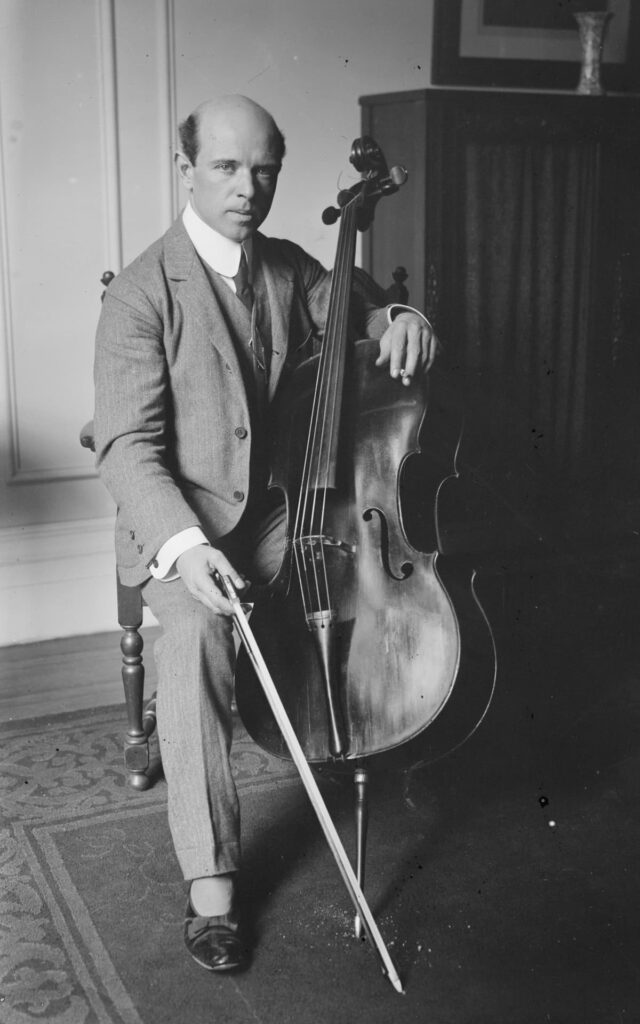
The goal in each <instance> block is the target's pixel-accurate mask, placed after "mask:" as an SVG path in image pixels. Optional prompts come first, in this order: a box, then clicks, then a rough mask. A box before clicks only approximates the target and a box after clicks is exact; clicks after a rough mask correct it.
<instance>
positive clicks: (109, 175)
mask: <svg viewBox="0 0 640 1024" xmlns="http://www.w3.org/2000/svg"><path fill="white" fill-rule="evenodd" d="M97 16H98V33H97V36H98V60H99V68H100V72H99V75H98V81H99V84H100V108H101V112H102V121H101V144H102V161H103V167H104V176H105V189H104V206H103V208H104V235H105V239H106V241H107V251H106V253H105V266H107V267H109V268H110V270H113V272H114V273H116V274H117V273H118V272H119V271H120V270H122V196H121V187H120V177H121V173H120V138H119V127H118V78H117V75H118V66H117V56H116V28H115V0H98V8H97Z"/></svg>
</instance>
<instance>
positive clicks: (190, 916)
mask: <svg viewBox="0 0 640 1024" xmlns="http://www.w3.org/2000/svg"><path fill="white" fill-rule="evenodd" d="M184 943H185V946H186V947H187V949H188V950H189V953H190V955H191V956H192V957H193V959H194V960H195V962H196V963H197V964H200V966H201V967H204V968H205V970H207V971H242V970H244V969H245V967H248V966H249V950H248V948H247V945H246V943H245V942H243V940H242V935H241V931H240V926H239V924H238V917H237V914H236V912H235V910H231V911H230V912H229V913H228V914H222V915H221V916H220V917H200V916H199V915H198V914H196V912H195V910H194V909H193V907H192V906H191V900H189V902H188V903H187V911H186V914H185V919H184Z"/></svg>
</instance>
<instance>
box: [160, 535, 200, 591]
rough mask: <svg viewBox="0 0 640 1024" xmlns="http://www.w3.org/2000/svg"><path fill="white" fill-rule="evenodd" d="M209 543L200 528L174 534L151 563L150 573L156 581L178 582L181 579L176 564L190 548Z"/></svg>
mask: <svg viewBox="0 0 640 1024" xmlns="http://www.w3.org/2000/svg"><path fill="white" fill-rule="evenodd" d="M208 543H209V541H208V540H207V538H206V537H205V535H204V533H203V532H202V530H201V529H200V527H199V526H189V527H188V529H186V530H181V531H180V533H174V535H173V537H169V540H168V541H166V542H165V543H164V544H163V545H162V547H161V548H160V550H159V551H158V554H157V555H156V557H155V558H154V559H153V561H152V562H150V563H149V572H150V573H151V575H152V576H154V577H155V579H157V580H162V582H163V583H170V582H171V580H177V579H179V578H180V573H179V572H177V570H176V562H177V561H178V559H179V558H180V555H182V554H184V552H185V551H188V550H189V548H195V547H197V545H198V544H208Z"/></svg>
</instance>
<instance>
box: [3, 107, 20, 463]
mask: <svg viewBox="0 0 640 1024" xmlns="http://www.w3.org/2000/svg"><path fill="white" fill-rule="evenodd" d="M3 139H4V125H3V111H2V103H1V97H0V247H1V248H0V274H1V277H0V307H1V310H2V324H1V334H2V342H3V345H2V347H3V349H4V359H5V367H6V378H5V379H6V392H7V418H8V424H7V427H8V433H9V437H8V441H9V452H8V457H9V466H8V467H7V468H8V473H9V476H14V475H15V473H16V472H17V469H18V414H17V408H16V404H17V399H16V375H15V358H14V331H13V316H12V311H11V278H10V275H9V232H8V228H7V184H6V174H5V162H4V161H5V156H4V144H3Z"/></svg>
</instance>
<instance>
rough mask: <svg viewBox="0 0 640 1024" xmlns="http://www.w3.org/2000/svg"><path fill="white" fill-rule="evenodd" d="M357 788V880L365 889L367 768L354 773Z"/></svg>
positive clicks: (357, 931) (358, 930) (359, 924)
mask: <svg viewBox="0 0 640 1024" xmlns="http://www.w3.org/2000/svg"><path fill="white" fill-rule="evenodd" d="M353 784H354V786H355V789H356V792H355V821H356V878H357V879H358V885H359V886H360V888H361V889H363V888H364V868H365V861H366V856H367V827H368V824H369V790H368V784H369V772H368V771H367V769H366V768H362V767H359V768H356V770H355V772H354V773H353ZM354 930H355V935H356V939H361V938H362V921H361V920H360V915H359V914H356V917H355V921H354Z"/></svg>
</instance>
